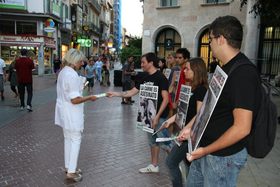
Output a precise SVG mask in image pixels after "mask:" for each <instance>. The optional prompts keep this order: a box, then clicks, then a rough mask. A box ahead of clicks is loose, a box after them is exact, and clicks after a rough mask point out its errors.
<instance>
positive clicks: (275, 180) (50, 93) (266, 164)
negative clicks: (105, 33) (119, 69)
mask: <svg viewBox="0 0 280 187" xmlns="http://www.w3.org/2000/svg"><path fill="white" fill-rule="evenodd" d="M111 77H113V75H111ZM55 85H56V84H55V78H54V76H52V75H51V76H49V75H48V76H43V77H38V76H35V77H34V99H33V108H34V111H33V112H31V113H28V112H27V111H20V110H19V108H18V107H17V104H16V101H15V100H14V99H13V98H12V97H13V95H11V96H9V94H8V93H9V92H10V91H9V90H10V89H9V87H8V85H7V86H6V87H5V88H6V90H5V95H6V100H5V101H4V102H0V160H1V161H0V186H1V187H2V186H3V187H4V186H5V187H6V186H13V187H14V186H19V187H33V186H38V187H42V186H43V187H45V186H46V187H63V186H71V187H72V186H89V187H99V186H103V187H104V186H105V187H112V186H118V187H119V186H122V187H123V186H131V187H135V186H136V187H138V186H139V187H143V186H150V187H156V186H162V187H168V186H171V183H170V179H169V175H168V171H167V169H166V167H165V164H164V160H165V157H166V153H164V152H161V154H160V173H159V174H140V173H138V169H139V168H141V167H144V166H146V165H147V164H149V161H150V153H149V147H148V144H147V138H146V134H145V133H143V132H141V131H140V130H139V129H137V128H136V127H135V119H136V113H137V107H136V104H134V105H132V106H129V105H121V104H120V102H121V99H120V98H111V99H107V98H102V99H99V100H97V101H95V102H88V103H87V104H86V105H85V130H84V135H83V140H82V144H81V152H80V157H79V168H81V169H83V172H84V175H83V176H84V179H83V181H82V182H80V183H77V184H75V185H73V184H69V185H67V184H66V183H65V182H64V177H65V173H64V171H63V165H64V161H63V159H64V158H63V135H62V130H61V128H59V127H57V126H55V125H54V107H55V99H56V93H55ZM108 90H115V91H120V90H121V88H120V87H114V86H113V85H111V87H100V86H99V85H98V84H95V87H94V93H102V92H105V91H108ZM134 99H135V100H137V97H134ZM274 99H275V102H276V104H277V105H278V109H280V106H279V105H280V99H279V97H278V98H274ZM279 138H280V128H279V125H278V129H277V139H276V142H275V147H274V148H273V151H272V152H271V153H270V154H269V155H268V156H267V157H266V158H265V159H252V158H250V157H249V160H248V163H247V165H246V167H245V168H244V169H243V170H242V172H241V175H240V177H239V179H238V187H248V186H249V187H255V186H258V187H268V186H269V187H278V186H280V179H279V178H280V144H279Z"/></svg>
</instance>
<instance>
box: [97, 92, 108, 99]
mask: <svg viewBox="0 0 280 187" xmlns="http://www.w3.org/2000/svg"><path fill="white" fill-rule="evenodd" d="M94 96H95V97H97V98H102V97H106V96H107V94H106V93H101V94H97V95H94Z"/></svg>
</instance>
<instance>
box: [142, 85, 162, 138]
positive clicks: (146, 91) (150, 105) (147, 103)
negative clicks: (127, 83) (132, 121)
mask: <svg viewBox="0 0 280 187" xmlns="http://www.w3.org/2000/svg"><path fill="white" fill-rule="evenodd" d="M157 99H158V86H152V85H146V84H141V85H140V92H139V106H138V115H137V126H138V127H140V128H142V130H143V131H146V132H149V133H154V129H152V119H153V118H154V117H155V116H156V113H157Z"/></svg>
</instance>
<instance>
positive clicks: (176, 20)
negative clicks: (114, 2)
mask: <svg viewBox="0 0 280 187" xmlns="http://www.w3.org/2000/svg"><path fill="white" fill-rule="evenodd" d="M140 1H143V8H144V21H143V44H142V51H143V53H145V52H149V51H154V52H155V53H156V54H157V55H158V56H159V57H166V56H167V54H168V53H170V52H172V51H176V49H178V48H180V47H186V48H188V50H189V51H190V52H191V56H192V57H195V56H200V57H202V58H203V59H204V61H205V63H206V64H207V65H209V63H210V62H211V61H212V53H211V50H210V46H209V41H208V26H209V24H210V23H211V22H212V21H213V20H214V19H215V18H217V17H219V16H225V15H232V16H235V17H237V18H238V19H239V20H240V21H241V23H242V25H243V27H244V36H243V45H242V49H241V50H242V51H243V52H244V53H245V54H246V55H247V56H248V57H249V58H250V59H251V60H252V61H253V63H255V64H257V65H258V67H259V69H260V70H261V72H262V73H263V74H267V75H273V76H274V75H276V74H278V73H279V72H280V42H279V39H280V27H275V26H274V27H271V26H270V25H266V24H261V22H260V19H259V17H255V16H254V15H253V14H249V11H250V9H251V7H252V4H253V2H254V0H249V1H248V5H247V6H245V7H243V8H242V9H240V1H233V0H140ZM272 48H273V49H274V50H272ZM271 57H273V58H271Z"/></svg>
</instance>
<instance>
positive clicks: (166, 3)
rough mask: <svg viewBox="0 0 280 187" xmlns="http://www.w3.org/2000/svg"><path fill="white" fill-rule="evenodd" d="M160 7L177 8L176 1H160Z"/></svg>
mask: <svg viewBox="0 0 280 187" xmlns="http://www.w3.org/2000/svg"><path fill="white" fill-rule="evenodd" d="M160 6H161V7H171V6H178V0H160Z"/></svg>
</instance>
